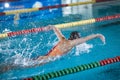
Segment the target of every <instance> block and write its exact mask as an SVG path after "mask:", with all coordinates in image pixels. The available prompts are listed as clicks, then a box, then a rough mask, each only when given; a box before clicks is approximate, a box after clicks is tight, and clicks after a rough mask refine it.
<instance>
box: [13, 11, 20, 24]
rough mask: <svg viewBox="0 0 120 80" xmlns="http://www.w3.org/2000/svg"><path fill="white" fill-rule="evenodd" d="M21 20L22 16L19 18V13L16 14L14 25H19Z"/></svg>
mask: <svg viewBox="0 0 120 80" xmlns="http://www.w3.org/2000/svg"><path fill="white" fill-rule="evenodd" d="M19 19H20V16H19V14H18V13H17V14H15V16H14V24H16V25H17V24H18V23H19V22H18V21H19Z"/></svg>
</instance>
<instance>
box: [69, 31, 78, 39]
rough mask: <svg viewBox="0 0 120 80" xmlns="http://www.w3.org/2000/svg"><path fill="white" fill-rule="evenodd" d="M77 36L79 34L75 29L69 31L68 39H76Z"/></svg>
mask: <svg viewBox="0 0 120 80" xmlns="http://www.w3.org/2000/svg"><path fill="white" fill-rule="evenodd" d="M77 38H80V34H79V33H78V32H77V31H73V32H71V33H70V37H69V39H68V40H74V39H77Z"/></svg>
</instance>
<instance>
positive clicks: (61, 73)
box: [24, 56, 120, 80]
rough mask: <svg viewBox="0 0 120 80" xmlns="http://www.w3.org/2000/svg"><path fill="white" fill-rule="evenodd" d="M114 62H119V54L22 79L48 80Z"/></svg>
mask: <svg viewBox="0 0 120 80" xmlns="http://www.w3.org/2000/svg"><path fill="white" fill-rule="evenodd" d="M116 62H120V56H117V57H114V58H108V59H105V60H101V61H97V62H92V63H89V64H83V65H78V66H75V67H72V68H65V69H62V70H59V71H54V72H50V73H46V74H42V75H37V76H33V77H30V78H25V79H24V80H49V79H53V78H57V77H62V76H65V75H69V74H73V73H77V72H81V71H85V70H89V69H93V68H97V67H102V66H105V65H108V64H113V63H116Z"/></svg>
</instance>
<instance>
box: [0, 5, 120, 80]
mask: <svg viewBox="0 0 120 80" xmlns="http://www.w3.org/2000/svg"><path fill="white" fill-rule="evenodd" d="M103 8H104V9H103ZM119 9H120V6H119V5H115V4H108V5H104V6H103V5H99V6H96V5H94V7H93V9H92V15H90V14H89V15H88V12H86V13H85V14H80V13H79V14H69V15H68V16H60V17H57V18H55V19H50V20H49V19H48V20H40V19H39V16H37V17H35V18H33V19H32V18H26V19H21V20H20V21H19V24H18V25H15V24H13V21H7V22H4V23H3V22H2V23H1V24H0V25H1V26H4V29H3V28H1V32H5V31H17V30H24V29H30V28H34V27H40V26H46V25H49V24H51V25H54V24H59V23H66V22H72V21H79V20H84V19H90V18H93V17H95V18H96V17H102V16H106V15H114V14H119V13H120V11H119ZM103 11H104V12H103ZM119 26H120V19H115V20H110V21H104V22H99V23H95V24H89V25H84V27H83V26H76V27H74V28H67V29H62V33H63V34H64V35H65V36H66V38H68V37H69V34H70V32H71V31H78V32H80V33H81V36H86V35H89V34H93V33H101V34H103V35H104V36H105V37H106V44H105V45H103V44H102V42H101V41H100V40H99V39H94V40H91V41H88V42H87V43H84V44H82V45H78V46H77V47H75V48H73V49H72V50H71V51H70V52H69V53H68V54H67V55H64V56H63V57H61V58H59V59H57V60H55V61H53V62H50V63H47V64H45V65H42V66H39V67H35V68H25V69H16V70H11V71H8V72H6V73H2V74H0V79H3V80H5V79H22V78H26V77H30V76H34V75H38V74H44V73H48V72H52V71H57V70H61V69H64V68H68V67H74V66H76V65H80V64H87V63H90V62H94V61H99V60H102V59H105V58H111V57H115V56H118V55H119V53H120V51H119V49H120V38H119V37H120V33H119V32H120V28H119ZM57 40H58V39H57V38H56V36H55V34H54V32H53V31H48V32H40V33H34V34H27V35H21V36H14V37H10V38H6V39H2V40H1V41H0V49H1V50H0V55H1V56H0V57H1V58H0V61H1V64H2V63H3V62H5V63H9V62H11V61H12V60H13V59H15V60H16V63H18V64H19V65H27V62H25V61H24V58H29V57H30V58H34V57H36V56H39V55H45V54H46V53H47V52H48V51H49V50H50V49H51V48H52V47H53V46H54V45H55V44H56V42H57ZM77 48H79V49H77ZM23 57H24V58H23ZM73 79H76V80H79V79H81V80H96V79H97V80H119V79H120V63H115V64H111V65H107V66H104V67H99V68H95V69H91V70H87V71H83V72H78V73H76V74H71V75H67V76H63V77H59V78H55V79H53V80H73Z"/></svg>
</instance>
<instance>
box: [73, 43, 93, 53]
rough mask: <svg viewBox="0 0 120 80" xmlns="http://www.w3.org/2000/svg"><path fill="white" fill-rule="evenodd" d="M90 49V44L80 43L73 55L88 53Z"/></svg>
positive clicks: (91, 46)
mask: <svg viewBox="0 0 120 80" xmlns="http://www.w3.org/2000/svg"><path fill="white" fill-rule="evenodd" d="M91 48H93V45H92V44H87V43H82V44H80V45H77V46H76V50H75V55H80V54H83V53H89V52H90V49H91Z"/></svg>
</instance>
